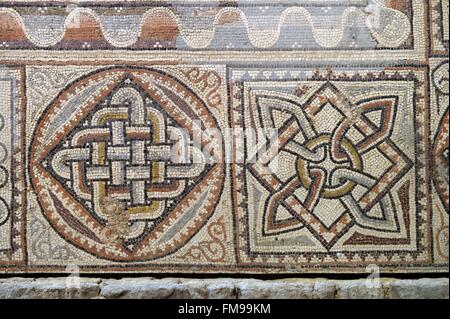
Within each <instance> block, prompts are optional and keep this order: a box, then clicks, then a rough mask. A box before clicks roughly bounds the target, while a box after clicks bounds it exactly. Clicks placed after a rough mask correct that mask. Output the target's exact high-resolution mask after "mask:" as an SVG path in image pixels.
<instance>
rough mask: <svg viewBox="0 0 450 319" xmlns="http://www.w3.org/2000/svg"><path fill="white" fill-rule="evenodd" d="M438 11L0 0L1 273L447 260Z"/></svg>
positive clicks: (396, 2)
mask: <svg viewBox="0 0 450 319" xmlns="http://www.w3.org/2000/svg"><path fill="white" fill-rule="evenodd" d="M448 10H449V2H448V0H431V1H423V0H350V1H349V0H345V1H344V0H284V1H262V0H238V1H207V0H192V1H187V0H183V1H182V0H172V1H158V0H154V1H128V2H123V3H122V4H118V3H117V2H110V1H78V2H76V4H74V3H68V2H63V1H61V2H59V1H55V2H41V1H0V133H1V134H0V273H21V272H35V273H36V272H65V271H71V272H72V271H73V269H77V270H79V271H81V272H97V273H102V272H143V273H145V272H148V273H152V272H162V273H168V272H172V273H173V272H178V273H199V272H200V273H201V272H204V273H235V272H240V273H296V274H298V273H305V272H313V273H336V272H345V273H356V272H358V273H364V272H366V271H368V270H369V271H373V269H376V268H377V267H378V268H379V270H380V271H382V272H398V273H408V272H422V273H426V272H448V258H449V257H448V253H449V252H448V250H449V233H448V232H449V226H448V220H449V176H448V166H449V158H448V156H449V155H448V147H449V142H448V139H449V58H448V54H449V30H448Z"/></svg>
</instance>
